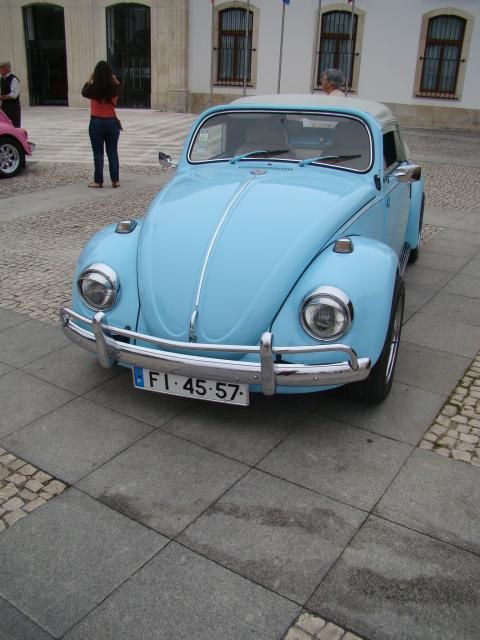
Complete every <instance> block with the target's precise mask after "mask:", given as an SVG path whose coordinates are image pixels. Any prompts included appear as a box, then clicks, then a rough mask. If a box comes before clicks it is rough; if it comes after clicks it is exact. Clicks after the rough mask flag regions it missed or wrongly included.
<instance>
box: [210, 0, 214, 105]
mask: <svg viewBox="0 0 480 640" xmlns="http://www.w3.org/2000/svg"><path fill="white" fill-rule="evenodd" d="M214 37H215V0H212V26H211V42H212V45H211V58H210V101H209V103H208V106H209V107H212V106H213V74H214V69H215V48H214V46H213V45H214Z"/></svg>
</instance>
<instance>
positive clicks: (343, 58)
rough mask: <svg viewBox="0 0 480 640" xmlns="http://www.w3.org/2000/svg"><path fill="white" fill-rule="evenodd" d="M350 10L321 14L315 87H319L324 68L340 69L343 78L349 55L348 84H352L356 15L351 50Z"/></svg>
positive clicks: (345, 74) (346, 69)
mask: <svg viewBox="0 0 480 640" xmlns="http://www.w3.org/2000/svg"><path fill="white" fill-rule="evenodd" d="M351 20H352V14H351V12H350V11H328V12H327V13H324V14H323V16H322V28H321V33H320V50H319V52H318V65H317V78H316V85H317V88H318V87H320V76H321V74H322V71H324V70H325V69H341V70H342V72H343V75H344V76H345V78H347V74H348V58H349V53H350V55H351V63H350V74H349V78H348V86H349V87H351V86H352V84H353V83H352V78H353V67H354V64H355V44H356V39H357V22H358V19H357V16H356V15H355V16H354V20H353V34H352V50H351V52H350V51H349V47H350V24H351Z"/></svg>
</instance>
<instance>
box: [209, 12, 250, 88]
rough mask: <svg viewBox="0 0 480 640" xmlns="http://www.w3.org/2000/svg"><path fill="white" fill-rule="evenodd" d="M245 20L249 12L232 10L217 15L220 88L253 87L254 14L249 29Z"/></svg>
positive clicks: (218, 80) (218, 77)
mask: <svg viewBox="0 0 480 640" xmlns="http://www.w3.org/2000/svg"><path fill="white" fill-rule="evenodd" d="M246 16H247V11H246V9H237V8H229V9H224V10H223V11H219V12H218V47H217V82H216V84H218V85H225V86H242V85H243V83H244V81H245V82H246V83H247V84H250V83H251V76H252V54H253V49H252V32H253V11H249V16H248V29H247V24H246ZM247 32H248V33H247Z"/></svg>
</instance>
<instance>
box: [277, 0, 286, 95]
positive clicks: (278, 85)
mask: <svg viewBox="0 0 480 640" xmlns="http://www.w3.org/2000/svg"><path fill="white" fill-rule="evenodd" d="M284 28H285V2H282V31H281V35H280V58H279V61H278V83H277V93H280V78H281V76H282V53H283V30H284Z"/></svg>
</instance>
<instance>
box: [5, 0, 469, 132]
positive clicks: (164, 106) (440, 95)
mask: <svg viewBox="0 0 480 640" xmlns="http://www.w3.org/2000/svg"><path fill="white" fill-rule="evenodd" d="M354 8H355V12H354V14H353V15H352V3H348V1H347V0H291V2H290V5H289V6H285V10H284V3H283V2H282V0H251V1H247V0H215V1H214V2H212V0H142V1H141V2H135V3H126V2H113V1H112V0H56V1H55V2H54V3H47V2H38V1H36V0H34V1H32V0H30V1H28V0H0V58H2V59H9V60H10V61H11V62H12V66H13V68H14V70H15V73H16V74H17V75H18V76H19V77H20V79H21V80H22V102H23V103H24V104H31V105H37V104H44V105H48V104H51V105H56V104H63V105H69V106H71V107H80V106H84V105H85V101H84V100H83V99H82V98H81V95H80V90H81V87H82V86H83V83H84V82H85V81H86V79H87V78H88V77H89V75H90V73H91V71H92V69H93V67H94V65H95V63H96V62H97V61H98V60H100V59H107V60H109V61H110V62H111V64H112V66H113V68H114V71H115V72H116V74H117V76H118V77H119V78H120V79H121V81H122V98H121V105H122V106H126V107H135V108H152V109H159V110H169V111H188V110H190V111H200V110H202V109H203V108H204V107H205V106H206V105H208V104H212V103H220V102H225V101H229V100H232V99H234V98H236V97H239V96H242V95H244V94H247V95H251V94H268V93H276V92H277V91H278V90H279V88H280V92H282V93H287V92H288V93H291V92H293V93H309V92H316V91H321V88H320V73H321V71H322V70H323V69H324V68H327V67H337V68H341V69H342V70H343V71H344V75H345V77H346V78H347V82H348V91H349V93H350V94H351V95H356V96H358V97H361V98H368V99H373V100H379V101H381V102H385V103H387V104H389V105H390V106H391V107H392V109H393V110H394V111H396V112H397V114H398V115H399V117H400V118H401V119H402V120H403V121H404V122H405V123H407V124H413V123H415V124H419V125H430V126H449V127H456V128H465V129H480V82H479V80H478V72H477V71H476V64H475V62H474V61H475V60H478V59H480V0H450V2H448V0H447V1H444V0H356V1H355V3H354ZM352 17H353V21H352ZM282 21H283V37H282ZM281 43H282V46H281ZM280 57H281V68H280V64H279V62H280Z"/></svg>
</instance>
